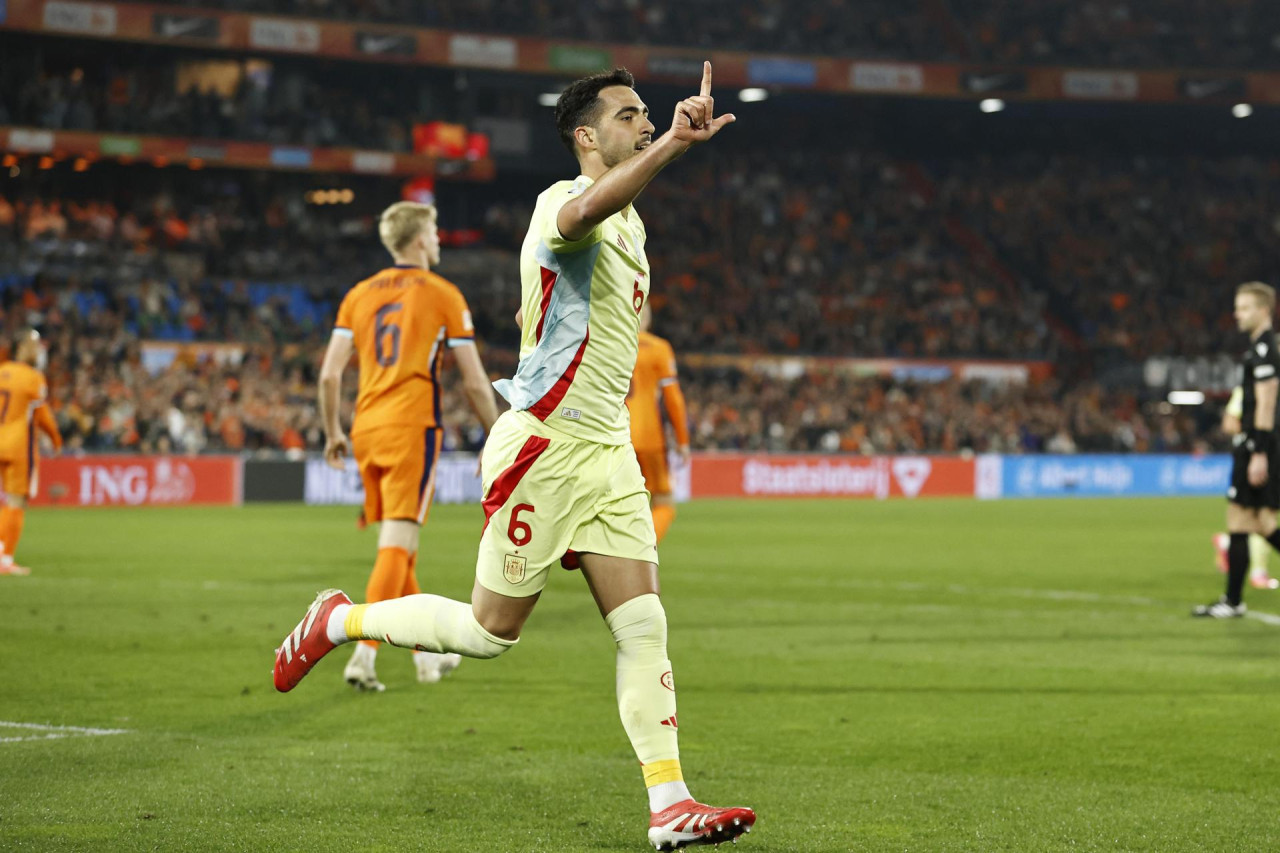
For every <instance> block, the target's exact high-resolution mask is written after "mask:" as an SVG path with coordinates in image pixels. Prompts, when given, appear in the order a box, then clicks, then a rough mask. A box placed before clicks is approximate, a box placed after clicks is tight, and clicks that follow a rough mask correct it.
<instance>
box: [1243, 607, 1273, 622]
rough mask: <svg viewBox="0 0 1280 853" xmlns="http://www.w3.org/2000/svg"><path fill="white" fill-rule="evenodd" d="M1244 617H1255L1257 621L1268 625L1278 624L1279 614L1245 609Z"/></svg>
mask: <svg viewBox="0 0 1280 853" xmlns="http://www.w3.org/2000/svg"><path fill="white" fill-rule="evenodd" d="M1244 615H1245V617H1246V618H1249V619H1257V620H1258V621H1259V622H1265V623H1266V624H1268V625H1280V616H1277V615H1276V614H1274V613H1262V612H1260V611H1257V610H1248V611H1245V614H1244Z"/></svg>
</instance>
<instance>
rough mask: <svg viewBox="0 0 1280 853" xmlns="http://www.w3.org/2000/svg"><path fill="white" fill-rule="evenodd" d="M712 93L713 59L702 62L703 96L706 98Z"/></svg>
mask: <svg viewBox="0 0 1280 853" xmlns="http://www.w3.org/2000/svg"><path fill="white" fill-rule="evenodd" d="M710 94H711V61H710V60H707V61H705V62H703V63H702V97H704V98H706V97H708V96H710Z"/></svg>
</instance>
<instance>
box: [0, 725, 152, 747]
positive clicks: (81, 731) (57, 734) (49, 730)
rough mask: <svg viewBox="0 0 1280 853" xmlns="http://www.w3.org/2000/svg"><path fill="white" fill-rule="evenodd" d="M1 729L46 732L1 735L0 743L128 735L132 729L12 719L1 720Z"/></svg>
mask: <svg viewBox="0 0 1280 853" xmlns="http://www.w3.org/2000/svg"><path fill="white" fill-rule="evenodd" d="M0 729H27V730H28V731H36V732H43V733H44V734H38V735H28V736H26V737H0V743H24V742H27V741H36V740H60V739H62V738H69V737H103V736H105V735H126V734H129V733H130V732H131V731H132V729H99V728H91V727H85V726H51V725H47V724H45V723H19V722H15V721H12V720H0Z"/></svg>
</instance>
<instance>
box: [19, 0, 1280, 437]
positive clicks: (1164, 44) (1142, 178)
mask: <svg viewBox="0 0 1280 853" xmlns="http://www.w3.org/2000/svg"><path fill="white" fill-rule="evenodd" d="M200 5H201V6H205V5H207V4H200ZM216 5H218V6H220V7H221V8H227V9H233V10H252V11H271V12H279V13H288V14H298V15H310V16H315V17H321V18H330V17H338V18H343V19H348V20H357V21H365V20H368V21H380V22H394V21H412V22H414V23H416V24H419V25H425V26H432V27H441V28H457V29H463V30H473V31H480V32H514V31H517V30H523V29H524V28H525V25H524V24H522V23H520V22H527V21H529V20H535V21H537V27H536V29H537V30H538V31H539V32H542V33H548V34H552V35H555V34H560V35H563V36H566V37H569V36H572V37H575V38H578V37H581V38H587V39H593V40H604V41H617V42H639V43H656V44H672V45H684V44H698V45H702V44H715V45H716V46H718V47H735V48H741V49H760V48H764V47H768V48H769V49H771V50H776V51H781V52H786V51H792V52H796V53H817V52H825V53H837V54H838V53H852V54H857V55H860V56H862V55H873V56H874V55H886V56H893V57H898V58H929V59H945V58H955V59H975V58H976V59H983V60H991V61H998V62H1009V63H1033V62H1046V63H1047V62H1056V63H1067V62H1082V63H1108V64H1114V65H1130V66H1160V65H1195V64H1198V63H1206V62H1209V61H1210V60H1212V64H1213V65H1215V66H1221V67H1229V66H1235V65H1243V64H1248V65H1251V66H1265V65H1268V64H1274V62H1275V57H1276V56H1280V41H1278V38H1280V36H1278V35H1277V34H1280V7H1276V6H1275V4H1263V3H1253V2H1243V0H1225V2H1222V1H1220V2H1216V3H1207V2H1201V0H1161V2H1146V0H1130V2H1119V0H1091V2H1088V3H1065V2H1061V3H1060V2H1050V3H1044V4H1035V11H1034V12H1031V11H1029V10H1030V9H1031V7H1030V6H1026V7H1025V8H1024V6H1021V5H1019V4H1014V3H1010V2H1007V1H1006V0H953V2H950V3H937V2H930V0H911V2H908V3H906V4H890V3H887V2H879V0H877V2H872V3H858V4H854V3H844V2H818V3H812V4H807V5H806V13H805V14H802V15H796V14H784V12H785V11H787V7H786V6H785V4H782V3H780V2H771V0H770V2H760V3H753V4H740V3H728V2H719V0H716V2H704V3H696V4H684V5H665V4H663V5H660V6H657V7H652V8H651V7H650V6H647V5H644V4H638V3H634V2H631V1H630V0H605V2H604V9H605V10H606V11H612V12H613V14H600V12H601V4H600V3H599V2H593V3H592V4H589V5H590V7H591V11H592V14H591V15H582V14H579V12H580V11H581V10H579V9H577V8H576V6H577V4H547V3H541V2H530V0H491V2H476V3H467V4H422V3H417V2H415V0H368V2H362V0H304V2H285V0H224V2H222V3H219V4H216ZM584 21H585V22H590V23H589V27H590V28H591V31H590V32H581V31H579V30H578V29H577V28H578V27H580V26H582V25H583V22H584ZM0 50H3V51H4V53H5V56H6V59H5V61H4V62H3V63H0V125H20V126H25V127H32V128H45V129H54V130H84V131H100V132H112V133H151V134H166V135H173V136H182V137H191V138H195V139H201V140H244V141H255V142H269V143H277V144H285V143H287V144H291V145H307V146H353V147H361V148H368V149H371V150H377V151H385V152H404V151H409V150H411V149H412V148H413V136H414V132H415V130H414V128H415V125H417V124H419V123H420V122H423V121H427V120H447V121H458V122H465V123H467V124H483V122H484V121H485V118H484V116H486V115H488V116H492V115H501V116H502V117H503V118H504V119H506V120H516V121H521V122H527V123H528V126H529V127H531V128H533V129H534V131H533V132H535V133H537V134H540V135H541V136H544V137H545V136H550V134H551V115H550V111H549V110H548V109H547V108H546V106H545V105H543V106H539V105H538V101H537V99H536V98H535V97H533V94H534V93H536V92H537V91H538V90H539V89H546V88H554V86H552V85H550V84H547V83H545V82H539V83H528V82H527V81H525V82H523V83H515V82H512V81H511V79H509V78H503V77H501V76H497V77H489V78H485V77H483V76H477V75H469V74H466V73H462V72H452V71H447V70H441V69H415V70H414V71H413V73H411V74H410V73H405V72H403V71H401V70H396V69H390V68H386V67H372V66H357V65H350V66H337V65H333V64H324V63H316V62H314V61H311V62H308V61H307V60H304V59H300V58H293V59H289V58H285V59H281V58H279V57H276V58H272V59H270V60H266V59H259V58H254V57H228V56H226V55H222V54H214V53H212V52H210V53H208V54H207V55H202V54H201V53H200V52H198V51H182V52H175V51H174V50H173V49H171V48H166V47H161V46H138V47H137V49H136V50H130V51H120V50H118V49H115V48H114V46H113V45H111V44H109V43H97V42H81V41H75V42H72V41H68V40H65V39H58V38H46V39H36V38H26V37H21V36H16V35H14V34H9V33H0ZM645 93H646V98H648V99H649V100H650V102H651V104H652V105H653V106H654V115H655V118H656V120H657V121H658V123H659V125H662V124H663V123H664V122H665V118H663V117H662V115H663V114H664V113H665V111H666V110H667V109H669V107H667V106H666V104H667V103H668V102H674V100H675V98H674V96H672V95H671V90H669V89H665V88H662V87H656V86H655V87H651V88H646V89H645ZM724 97H725V98H731V97H732V96H731V95H725V96H724ZM779 101H780V102H781V103H779V104H777V105H773V106H768V107H761V110H762V111H761V112H759V113H758V114H755V115H754V117H753V114H751V113H749V112H745V110H746V109H748V108H747V105H745V104H738V105H736V109H737V110H738V111H739V112H740V114H741V115H742V117H743V118H744V119H746V120H744V121H742V122H740V124H739V126H736V127H734V128H732V129H731V130H730V131H728V132H727V135H728V136H729V137H730V138H729V139H728V140H726V142H725V144H724V145H723V146H721V148H720V149H719V150H718V152H717V154H716V156H714V157H712V156H704V155H702V154H700V153H695V154H694V155H691V156H689V157H688V159H687V161H686V162H682V163H681V164H680V165H679V168H678V169H673V170H670V171H669V172H667V173H664V174H663V175H662V176H660V177H659V179H658V180H656V181H655V182H654V183H653V184H652V185H651V186H650V187H649V188H648V190H646V192H645V194H644V196H643V197H642V198H641V200H640V202H639V204H638V205H637V207H638V209H639V211H640V213H641V215H642V217H644V219H645V222H646V225H647V229H648V236H649V251H648V254H649V256H650V258H651V261H652V263H653V273H654V286H653V296H652V305H653V306H654V308H655V312H656V324H655V331H656V332H658V333H659V334H661V335H663V336H664V337H666V338H668V339H669V340H670V341H671V343H672V345H673V346H674V348H675V350H676V352H677V353H678V354H679V355H680V357H681V362H682V371H683V372H682V384H683V386H684V389H685V393H686V396H687V397H688V399H689V412H690V419H691V425H692V434H693V436H694V445H695V447H696V448H700V449H767V450H777V451H813V452H849V453H896V452H919V451H930V452H944V453H966V452H974V453H981V452H1002V453H1023V452H1026V453H1034V452H1043V451H1054V452H1075V451H1124V452H1127V451H1135V452H1137V451H1165V450H1169V451H1195V450H1204V449H1209V448H1214V447H1222V446H1224V445H1223V437H1222V436H1221V435H1220V434H1219V433H1218V431H1217V430H1216V427H1215V423H1216V419H1217V408H1216V407H1215V406H1214V405H1210V406H1207V407H1202V408H1199V409H1184V408H1177V407H1174V406H1172V405H1170V404H1169V403H1168V402H1167V401H1166V400H1165V399H1164V396H1163V393H1156V392H1153V391H1152V390H1151V389H1150V388H1147V387H1146V386H1145V385H1144V383H1143V382H1142V380H1141V375H1142V370H1143V365H1144V363H1145V362H1146V361H1147V360H1149V359H1152V358H1180V359H1187V358H1197V357H1209V356H1215V355H1219V354H1222V353H1230V352H1231V351H1232V350H1233V349H1234V348H1235V347H1237V346H1238V345H1239V343H1240V342H1239V341H1238V339H1237V337H1236V333H1235V331H1234V325H1233V322H1232V319H1231V315H1230V294H1231V292H1232V289H1233V288H1234V286H1235V285H1236V284H1238V283H1240V282H1242V281H1246V280H1252V279H1261V280H1265V281H1271V282H1277V281H1280V253H1277V252H1275V250H1274V246H1275V245H1276V242H1277V240H1278V239H1280V213H1278V212H1277V211H1280V206H1277V198H1276V196H1277V191H1276V190H1277V187H1278V186H1280V164H1278V162H1277V160H1276V159H1275V157H1274V154H1272V153H1269V152H1268V151H1267V150H1266V148H1265V145H1263V144H1261V143H1260V142H1259V141H1258V140H1259V137H1256V136H1247V135H1244V136H1242V135H1240V134H1238V133H1235V132H1233V131H1234V128H1229V127H1227V126H1226V125H1225V124H1223V123H1222V122H1219V121H1217V120H1216V119H1215V120H1214V121H1212V122H1210V121H1206V122H1203V123H1201V124H1199V125H1194V123H1191V124H1189V123H1188V121H1187V119H1186V118H1185V114H1178V115H1174V114H1173V113H1172V112H1169V111H1165V112H1158V111H1156V110H1157V108H1145V107H1144V108H1142V109H1150V110H1151V112H1149V113H1148V114H1145V115H1138V116H1136V117H1135V116H1133V115H1121V114H1115V113H1101V112H1097V111H1090V110H1088V109H1084V111H1077V112H1075V113H1072V112H1070V111H1069V110H1068V108H1067V107H1065V106H1063V107H1056V108H1055V109H1057V110H1058V112H1056V113H1055V112H1052V111H1050V110H1049V109H1048V108H1045V109H1044V110H1043V111H1041V112H1039V113H1037V112H1035V108H1033V107H1028V112H1027V113H1026V115H1025V116H1024V117H1023V118H1021V119H1018V120H1017V121H1014V120H1013V119H1012V117H1010V118H1009V120H1007V121H1004V122H1003V123H1002V124H996V123H995V122H996V121H997V120H996V119H987V118H985V117H979V115H978V114H977V112H976V110H973V109H972V105H971V104H965V105H961V106H963V108H964V110H966V112H963V113H962V112H961V110H960V107H957V106H956V105H947V104H932V105H928V106H927V107H922V105H920V104H911V105H907V106H904V105H903V104H902V103H901V102H893V101H892V100H891V99H886V100H885V102H884V103H880V104H876V103H863V102H858V103H857V104H856V105H854V104H853V103H852V102H850V101H838V100H835V99H832V98H827V99H825V100H821V99H817V98H816V97H814V98H811V99H810V100H808V101H806V100H804V99H803V98H801V97H799V96H797V98H796V99H795V100H794V101H791V102H787V101H785V99H782V98H780V99H779ZM836 103H839V104H845V105H848V107H847V109H843V110H841V111H838V112H837V113H831V114H829V113H828V112H827V111H826V110H827V107H828V106H830V105H831V104H836ZM788 104H789V105H788ZM765 109H769V110H773V112H765V111H763V110H765ZM1082 109H1083V108H1082ZM1182 109H1184V110H1191V109H1193V108H1191V107H1184V108H1182ZM988 121H990V122H992V123H991V124H984V122H988ZM1228 121H1229V119H1228ZM1193 125H1194V126H1193ZM735 135H736V136H737V139H738V141H737V142H736V143H735V142H734V141H733V137H734V136H735ZM762 138H763V139H764V140H766V141H771V142H772V143H773V144H768V145H762V144H760V142H761V139H762ZM1104 142H1105V146H1104V145H1103V144H1102V143H1104ZM45 159H51V158H45ZM501 162H502V164H503V168H502V169H500V171H499V178H498V180H497V181H495V182H493V183H491V184H486V185H477V184H465V183H461V182H459V183H454V184H446V183H438V184H437V185H436V186H435V192H436V194H437V196H438V198H437V200H438V203H439V206H440V211H441V225H442V228H443V229H444V234H443V237H444V242H445V257H444V261H443V264H442V266H441V268H440V270H439V271H440V272H441V273H442V274H443V275H445V276H446V277H449V278H450V279H452V280H453V281H455V282H456V283H457V284H459V286H460V287H462V289H463V291H464V293H465V294H466V295H467V298H468V300H469V302H470V305H471V308H472V311H473V313H474V315H475V321H476V328H477V333H478V336H479V338H480V340H481V341H482V345H483V349H482V353H483V355H484V358H485V360H486V365H487V367H488V368H489V370H490V371H491V372H492V373H493V374H494V376H495V377H497V376H499V375H510V373H511V371H512V370H514V366H515V362H516V350H517V348H518V345H519V339H518V331H517V329H516V327H515V325H514V323H513V322H512V316H513V315H514V313H515V310H516V308H517V306H518V303H519V281H518V251H519V245H520V242H521V240H522V239H523V236H524V229H525V227H526V225H527V223H528V219H529V215H530V213H531V210H532V204H533V201H534V198H535V197H536V195H537V193H538V192H539V191H540V190H541V189H542V188H543V187H545V186H546V185H547V184H549V183H550V182H551V181H553V180H556V179H559V178H563V177H566V176H571V174H570V173H571V170H572V168H573V167H572V164H571V162H570V161H569V159H568V158H567V156H563V155H562V156H561V159H559V160H549V161H544V160H543V159H542V158H540V157H525V158H523V159H520V160H513V159H512V158H511V157H508V158H507V159H506V160H502V161H501ZM162 165H163V164H148V163H144V162H128V161H127V160H126V161H123V162H105V161H102V162H98V161H83V160H77V161H75V162H74V163H73V162H71V161H70V160H64V159H62V158H59V159H58V160H57V162H50V163H48V164H45V163H43V162H42V163H41V164H40V165H39V166H38V167H35V166H33V161H31V160H22V161H19V160H18V159H17V158H15V157H14V156H13V155H6V160H5V165H4V170H3V171H0V309H2V310H3V330H4V331H6V332H9V333H12V332H14V331H16V330H17V329H18V328H19V327H20V326H22V325H24V324H27V323H33V324H35V325H37V326H39V327H40V328H41V329H43V330H44V331H45V333H46V337H47V338H48V340H49V342H50V345H51V350H50V357H51V361H50V368H49V379H50V384H51V388H52V395H53V404H54V408H55V410H56V413H57V419H58V423H59V425H60V427H61V429H62V430H63V432H64V434H65V435H66V437H67V441H68V445H69V447H71V448H73V449H85V450H159V451H169V450H174V451H182V452H199V451H206V450H209V451H212V450H233V451H240V450H244V451H260V450H261V451H281V450H283V451H287V452H300V451H302V450H305V449H307V448H311V449H315V448H316V447H318V445H319V442H320V432H319V422H318V415H317V411H316V406H315V380H316V372H317V368H318V364H319V359H320V354H321V353H322V351H323V348H324V345H325V343H326V340H327V336H328V333H329V331H330V329H331V327H332V322H333V316H334V312H335V311H336V307H337V304H338V302H339V301H340V299H341V298H342V295H343V293H344V292H345V291H346V289H347V288H349V287H350V286H351V285H352V284H354V283H355V282H357V281H359V280H360V279H361V278H363V277H366V276H368V275H370V274H372V273H373V272H375V271H377V270H378V269H380V268H381V267H383V266H385V265H386V264H387V259H386V257H385V254H384V253H383V251H382V249H381V247H380V246H379V244H378V241H377V238H376V228H375V223H376V216H377V213H378V211H379V210H381V209H382V208H383V207H385V206H386V205H387V204H388V203H390V202H391V201H394V200H396V199H397V198H398V197H399V195H400V187H399V186H398V184H397V183H396V181H395V180H394V179H387V178H379V177H376V176H370V175H361V176H353V175H333V176H316V175H306V174H298V173H291V172H287V171H270V170H231V169H216V170H215V169H207V170H205V169H196V168H194V167H193V168H161V167H160V166H162ZM326 184H327V185H330V186H337V185H343V186H344V187H345V188H344V190H343V193H344V194H345V195H344V201H343V203H342V204H333V205H320V204H316V203H312V201H311V200H310V196H311V194H312V193H313V191H314V189H315V188H316V187H317V186H325V185H326ZM206 344H208V345H218V346H205V345H206ZM710 354H731V355H736V356H741V357H742V358H741V359H740V360H738V361H735V362H732V363H726V362H723V361H720V362H713V361H709V360H707V359H705V358H702V356H706V355H710ZM766 355H768V356H787V357H794V358H796V359H800V361H798V362H797V364H799V365H801V366H800V367H799V368H796V369H793V370H790V371H788V372H786V373H785V375H784V374H780V373H779V372H777V371H774V370H769V369H766V368H765V367H763V366H760V365H754V364H753V362H752V359H753V358H755V357H759V356H766ZM805 358H811V359H813V360H812V361H804V360H803V359H805ZM875 359H893V360H905V361H907V362H920V361H922V360H925V361H929V362H936V363H950V362H956V361H960V360H969V361H974V360H978V361H982V362H993V363H1037V364H1039V365H1044V366H1047V367H1046V369H1044V370H1040V369H1037V370H1036V371H1033V378H1032V379H1031V380H1030V381H1008V380H1007V377H1006V379H1004V380H999V381H997V380H993V379H992V378H990V377H987V378H968V379H964V378H960V375H959V373H957V372H956V371H954V370H942V371H940V372H937V373H936V375H931V376H921V375H915V374H911V375H905V376H904V375H899V374H894V373H892V372H889V373H886V372H885V371H883V370H871V369H858V368H856V367H855V368H850V367H849V366H848V365H849V364H854V362H852V361H849V362H848V364H845V365H844V366H841V360H863V361H865V360H875ZM1046 376H1047V377H1048V378H1044V377H1046ZM446 382H448V377H446ZM351 387H354V385H352V386H351ZM1214 390H1216V391H1219V392H1221V391H1224V390H1225V389H1214ZM1211 402H1213V401H1212V400H1211ZM446 403H447V405H446V409H447V410H448V412H449V415H448V421H449V423H448V438H447V446H449V447H456V448H475V447H476V446H478V443H479V441H480V439H481V436H480V434H479V432H478V430H477V428H476V425H475V424H474V422H473V421H472V420H471V419H470V416H469V413H468V412H467V411H466V410H465V406H463V405H462V404H461V400H460V399H459V398H458V397H457V395H455V394H453V393H452V392H451V393H450V394H449V395H448V396H447V397H446Z"/></svg>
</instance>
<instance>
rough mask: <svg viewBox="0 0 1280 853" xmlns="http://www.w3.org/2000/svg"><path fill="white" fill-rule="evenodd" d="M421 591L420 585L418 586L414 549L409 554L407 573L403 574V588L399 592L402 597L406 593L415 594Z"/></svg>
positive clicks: (416, 560) (416, 558)
mask: <svg viewBox="0 0 1280 853" xmlns="http://www.w3.org/2000/svg"><path fill="white" fill-rule="evenodd" d="M420 592H422V587H420V586H418V552H417V551H414V552H413V553H412V554H410V555H409V574H407V575H405V579H404V590H403V591H402V592H401V593H400V596H401V597H402V598H403V597H404V596H406V595H417V594H418V593H420Z"/></svg>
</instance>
